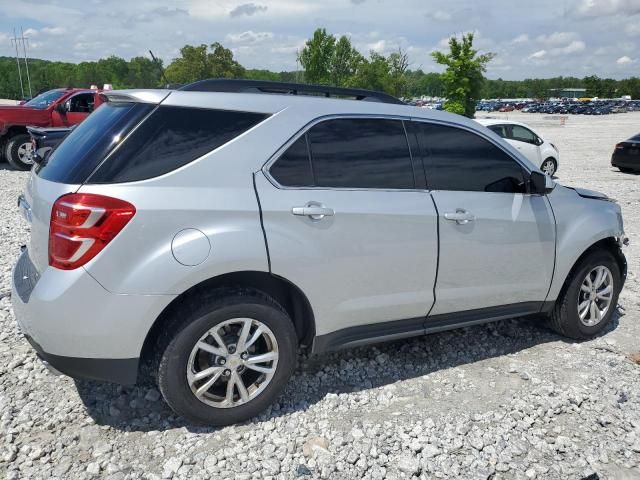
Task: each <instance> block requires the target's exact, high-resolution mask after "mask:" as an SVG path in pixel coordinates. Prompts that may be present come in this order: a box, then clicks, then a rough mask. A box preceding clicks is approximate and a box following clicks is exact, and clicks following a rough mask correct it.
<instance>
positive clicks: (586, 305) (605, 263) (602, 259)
mask: <svg viewBox="0 0 640 480" xmlns="http://www.w3.org/2000/svg"><path fill="white" fill-rule="evenodd" d="M621 283H622V281H621V275H620V267H619V266H618V263H617V262H616V260H615V258H614V257H613V255H611V253H609V252H607V251H604V250H599V251H595V252H593V253H591V254H589V255H587V256H586V257H585V258H584V259H583V260H582V261H581V262H580V263H579V264H578V265H577V266H576V268H574V269H573V271H572V272H571V273H570V274H569V278H567V283H566V284H565V287H564V289H563V292H562V294H561V295H560V298H558V301H557V302H556V305H555V307H554V309H553V312H552V314H551V319H550V325H551V328H553V329H554V330H555V331H556V332H558V333H560V334H561V335H564V336H567V337H570V338H575V339H577V340H582V339H586V338H590V337H593V336H594V335H596V334H597V333H598V332H600V331H601V330H602V329H604V328H605V327H606V326H607V325H608V324H609V322H610V321H611V318H612V317H613V313H614V311H615V309H616V306H617V304H618V295H619V294H620V288H621Z"/></svg>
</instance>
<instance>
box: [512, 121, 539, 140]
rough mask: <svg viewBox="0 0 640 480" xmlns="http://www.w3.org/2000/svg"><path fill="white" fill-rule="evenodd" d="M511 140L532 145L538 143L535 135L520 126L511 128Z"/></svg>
mask: <svg viewBox="0 0 640 480" xmlns="http://www.w3.org/2000/svg"><path fill="white" fill-rule="evenodd" d="M511 138H512V139H513V140H517V141H518V142H525V143H532V144H534V145H535V144H536V143H537V142H538V137H537V135H536V134H535V133H533V132H532V131H531V130H529V129H528V128H525V127H523V126H520V125H512V126H511Z"/></svg>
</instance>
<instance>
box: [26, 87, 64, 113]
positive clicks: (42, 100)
mask: <svg viewBox="0 0 640 480" xmlns="http://www.w3.org/2000/svg"><path fill="white" fill-rule="evenodd" d="M64 92H65V90H49V91H48V92H44V93H41V94H40V95H38V96H36V97H34V98H32V99H31V100H29V101H28V102H27V103H25V105H26V106H27V107H33V108H39V109H41V110H43V109H45V108H47V107H48V106H49V105H51V104H52V103H53V102H55V101H56V100H58V99H59V98H60V97H61V96H63V95H64Z"/></svg>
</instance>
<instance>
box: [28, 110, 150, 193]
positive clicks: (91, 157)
mask: <svg viewBox="0 0 640 480" xmlns="http://www.w3.org/2000/svg"><path fill="white" fill-rule="evenodd" d="M152 109H153V105H148V104H145V103H105V104H103V105H101V106H100V107H99V108H98V109H96V111H95V112H93V113H92V114H91V115H89V116H88V117H87V119H86V120H85V121H83V122H82V123H81V124H79V125H78V126H77V127H75V128H74V129H73V131H72V132H71V133H70V134H69V135H68V136H67V137H66V138H65V139H64V141H63V142H62V143H61V144H60V145H59V146H58V147H57V148H56V149H55V150H54V152H53V153H52V154H51V156H50V157H49V159H48V161H47V162H46V163H45V164H43V165H38V166H36V173H37V174H38V175H39V176H40V177H42V178H44V179H45V180H51V181H52V182H60V183H71V184H79V183H84V181H85V180H86V179H87V177H88V176H89V175H90V174H91V172H93V171H94V170H95V168H96V167H97V166H98V165H99V164H100V162H101V161H102V159H103V158H104V157H105V156H106V155H107V154H108V153H109V152H110V151H112V150H113V148H114V147H115V146H116V145H118V143H119V142H120V139H122V138H123V137H124V136H125V135H126V134H127V133H128V132H129V131H130V130H131V129H132V128H133V127H134V126H135V125H136V124H137V123H138V122H140V120H142V119H143V118H144V116H145V115H147V114H148V113H149V112H150V111H151V110H152Z"/></svg>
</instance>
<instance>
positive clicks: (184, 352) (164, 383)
mask: <svg viewBox="0 0 640 480" xmlns="http://www.w3.org/2000/svg"><path fill="white" fill-rule="evenodd" d="M174 313H175V315H174V319H173V322H170V328H169V329H168V335H167V339H166V340H167V342H166V343H167V346H166V348H165V349H164V352H163V353H162V356H161V358H160V362H159V366H158V370H157V371H158V386H159V388H160V391H161V392H162V395H163V397H164V399H165V400H166V402H167V403H168V404H169V406H170V407H171V408H172V409H173V411H175V412H176V413H177V414H179V415H182V416H183V417H184V418H186V419H187V420H189V421H191V422H194V423H201V424H206V425H213V426H223V425H230V424H233V423H238V422H242V421H245V420H248V419H250V418H252V417H254V416H256V415H258V414H259V413H260V412H262V411H263V410H265V409H266V408H267V407H268V406H269V405H271V404H272V403H273V402H274V401H275V400H276V398H277V397H278V396H279V395H280V394H281V393H282V391H283V390H284V388H285V385H286V384H287V381H288V380H289V377H290V376H291V375H292V373H293V371H294V369H295V364H296V359H297V358H296V357H297V346H298V341H297V335H296V331H295V329H294V327H293V323H292V321H291V319H290V318H289V316H288V315H287V313H286V312H285V310H284V309H283V308H282V307H281V306H280V305H279V304H278V303H277V302H276V301H275V300H273V299H272V298H271V297H269V296H267V295H264V294H262V293H261V292H257V291H253V290H217V291H215V292H213V293H212V294H210V295H209V296H207V297H205V298H202V297H200V298H195V299H194V300H193V301H192V302H190V303H187V304H185V305H183V306H182V307H181V308H179V309H178V310H177V311H176V312H174ZM245 320H249V321H250V328H251V329H252V333H250V334H249V335H248V336H247V341H246V342H245V343H246V344H249V343H250V340H252V338H253V336H254V334H255V332H256V328H257V327H258V326H260V328H261V332H262V333H261V336H260V337H259V339H258V340H256V341H255V342H254V343H253V344H252V345H251V346H250V347H249V348H248V349H247V351H251V350H253V351H252V352H251V353H250V357H249V359H248V360H246V362H250V361H251V359H252V358H254V359H255V358H256V357H257V356H258V355H266V354H269V355H271V354H272V353H273V351H274V348H275V351H276V352H277V353H276V358H277V359H276V360H271V361H264V362H260V365H255V366H256V367H258V368H264V367H267V369H271V373H264V372H257V371H255V370H253V369H252V367H250V366H245V365H247V364H248V363H244V362H245V360H242V359H241V358H239V355H241V354H242V352H240V351H237V352H235V351H233V352H232V351H231V349H232V348H233V346H234V345H235V346H239V344H240V342H241V339H240V338H239V337H240V336H241V328H242V326H243V325H244V324H245V323H244V321H245ZM229 322H231V323H229ZM234 322H237V323H234ZM234 329H235V330H234ZM212 331H215V333H216V334H218V335H219V338H220V340H222V341H223V342H224V343H225V344H226V346H227V347H228V348H229V350H227V348H224V349H222V348H220V347H221V346H220V345H219V342H218V341H216V340H214V337H213V336H212V335H211V334H210V332H212ZM248 332H251V331H250V330H248ZM205 337H206V338H205ZM272 340H275V342H273V341H272ZM202 342H204V343H207V344H208V346H207V350H206V351H205V350H202V349H201V348H199V346H200V345H202ZM234 342H236V344H237V345H236V344H234ZM196 345H198V347H196ZM274 345H275V347H274ZM212 346H213V347H212ZM210 350H216V353H214V352H212V351H210ZM263 350H264V352H263ZM194 352H196V353H194ZM221 352H224V355H218V354H219V353H221ZM265 352H266V353H265ZM269 352H271V353H269ZM232 353H233V354H232ZM223 360H224V361H225V364H224V365H222V364H221V362H222V361H223ZM238 364H240V365H238ZM207 369H209V370H213V369H215V370H216V373H215V374H211V375H208V376H204V377H203V378H202V379H201V380H197V381H195V382H193V378H195V376H194V375H195V374H196V373H199V372H200V373H202V372H204V371H205V370H207ZM221 370H222V373H221ZM188 372H191V373H190V375H191V376H192V377H191V382H193V383H190V380H189V379H188V378H187V375H188ZM227 372H232V373H230V374H229V373H227ZM214 377H216V378H214ZM238 378H240V379H242V380H241V382H242V385H243V386H244V388H245V390H244V395H245V396H247V399H245V400H243V399H242V398H241V389H240V385H239V384H238V382H237V379H238ZM252 380H253V383H251V381H252ZM209 381H213V383H212V385H211V386H209V387H207V383H208V382H209ZM232 381H233V386H232V387H231V397H229V393H228V392H229V389H228V387H229V382H232ZM192 388H193V390H192ZM200 389H203V390H204V393H201V396H200V398H199V397H197V396H196V393H195V391H194V390H196V391H200ZM252 397H253V398H252ZM225 398H226V399H228V398H231V400H232V403H231V405H230V404H229V403H226V404H225V403H224V402H225ZM245 402H246V403H245Z"/></svg>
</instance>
